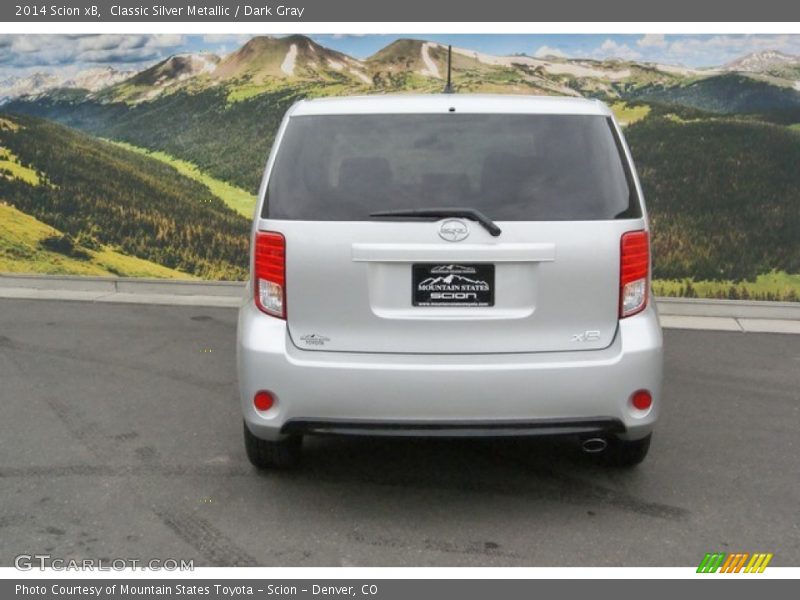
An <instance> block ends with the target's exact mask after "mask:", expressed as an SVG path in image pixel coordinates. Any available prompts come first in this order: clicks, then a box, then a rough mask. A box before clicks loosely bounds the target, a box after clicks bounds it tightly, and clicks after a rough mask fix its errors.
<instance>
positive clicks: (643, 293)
mask: <svg viewBox="0 0 800 600" xmlns="http://www.w3.org/2000/svg"><path fill="white" fill-rule="evenodd" d="M620 246H621V252H620V256H621V258H620V267H619V317H620V319H623V318H625V317H630V316H631V315H635V314H636V313H638V312H641V311H643V310H644V308H645V306H647V293H648V291H647V290H648V287H649V285H648V284H649V281H648V279H649V277H648V275H649V271H650V238H649V236H648V234H647V232H646V231H629V232H627V233H625V234H623V235H622V241H621V244H620Z"/></svg>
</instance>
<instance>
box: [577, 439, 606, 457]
mask: <svg viewBox="0 0 800 600" xmlns="http://www.w3.org/2000/svg"><path fill="white" fill-rule="evenodd" d="M607 447H608V442H607V441H606V440H605V439H604V438H599V437H596V438H587V439H585V440H583V441H582V442H581V448H582V449H583V451H584V452H586V453H587V454H598V453H600V452H602V451H603V450H605V449H606V448H607Z"/></svg>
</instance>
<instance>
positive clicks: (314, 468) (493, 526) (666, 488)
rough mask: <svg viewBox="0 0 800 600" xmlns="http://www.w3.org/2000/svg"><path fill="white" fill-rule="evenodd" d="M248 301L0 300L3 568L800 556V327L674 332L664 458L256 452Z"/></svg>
mask: <svg viewBox="0 0 800 600" xmlns="http://www.w3.org/2000/svg"><path fill="white" fill-rule="evenodd" d="M234 328H235V312H234V311H233V310H229V309H222V308H197V307H163V306H161V307H159V306H140V305H100V304H86V303H56V302H47V301H31V300H0V565H4V566H10V565H11V563H12V560H13V557H14V556H15V555H16V554H18V553H23V552H25V553H31V552H46V553H50V554H52V555H53V556H61V557H67V558H80V557H100V558H112V557H132V558H152V557H159V558H165V557H178V558H194V559H195V560H196V564H197V565H218V566H229V565H253V564H258V565H288V566H317V565H324V566H327V565H381V566H382V565H512V566H528V565H530V566H547V565H610V566H613V565H625V566H636V565H665V566H673V565H674V566H686V565H694V564H697V563H698V562H699V560H700V558H701V557H702V556H703V554H704V553H705V552H707V551H710V550H719V551H735V550H739V551H749V552H752V551H764V552H774V553H775V559H774V561H773V563H772V564H773V565H792V566H796V565H798V564H800V528H799V527H800V525H799V524H798V523H799V521H798V518H797V515H798V506H800V457H798V454H800V436H798V433H800V337H798V336H796V335H779V334H757V333H746V334H745V333H726V332H702V331H679V330H670V331H667V332H666V344H667V365H666V398H667V400H668V405H667V407H666V409H665V411H664V416H663V421H662V423H661V428H660V430H659V431H658V433H657V436H656V438H655V439H654V443H653V448H652V451H651V456H650V458H648V460H647V461H646V463H645V464H644V465H643V466H642V467H641V468H639V469H636V470H634V471H632V472H618V471H610V470H606V469H603V468H601V467H599V466H597V465H594V464H592V463H591V462H589V461H587V460H586V459H585V457H584V456H581V455H580V454H579V453H578V452H577V450H576V448H575V446H574V445H572V444H570V443H565V442H557V443H556V442H552V441H551V442H543V441H525V442H486V441H483V442H477V441H473V442H470V441H456V442H450V441H441V440H440V441H413V440H361V441H359V440H347V439H334V438H325V439H314V440H311V441H310V443H309V444H307V447H306V448H307V452H306V454H307V461H306V463H305V466H304V468H303V469H302V470H300V471H298V472H295V473H288V474H287V473H274V474H267V475H263V474H258V473H256V472H255V471H253V470H252V469H251V468H250V466H249V464H248V463H247V461H246V459H245V457H244V454H243V451H242V444H241V421H240V417H239V408H238V405H237V399H236V381H235V373H234V355H233V345H234Z"/></svg>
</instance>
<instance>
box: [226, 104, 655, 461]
mask: <svg viewBox="0 0 800 600" xmlns="http://www.w3.org/2000/svg"><path fill="white" fill-rule="evenodd" d="M250 266H251V273H252V278H251V281H250V284H249V286H250V287H249V297H248V298H247V299H246V301H245V302H244V303H243V305H242V307H241V310H240V312H239V323H238V342H237V352H238V356H237V363H238V374H239V385H240V390H241V403H242V410H243V413H244V437H245V447H246V450H247V454H248V457H249V458H250V460H251V462H252V463H253V464H254V465H256V466H257V467H286V466H291V465H294V464H295V463H296V462H297V461H298V460H299V457H300V452H301V443H302V438H303V436H304V435H305V434H347V435H371V436H374V435H386V436H538V435H569V436H575V437H577V438H578V439H579V440H580V443H581V444H582V447H583V448H584V450H586V451H587V452H593V453H598V454H600V455H602V456H603V457H604V458H605V459H606V460H607V461H608V462H609V463H611V464H614V465H620V466H630V465H635V464H638V463H639V462H641V461H642V460H643V459H644V458H645V456H646V454H647V451H648V449H649V446H650V439H651V435H652V431H653V427H654V425H655V422H656V419H657V417H658V412H659V407H660V404H661V401H662V398H661V372H662V335H661V328H660V325H659V321H658V315H657V312H656V307H655V304H654V303H653V302H652V301H651V298H650V243H649V231H648V222H647V216H646V212H645V207H644V202H643V199H642V192H641V188H640V185H639V182H638V179H637V176H636V171H635V169H634V166H633V162H632V160H631V156H630V152H629V150H628V147H627V145H626V143H625V141H624V138H623V136H622V132H621V131H620V128H619V126H618V125H617V123H616V122H615V120H614V116H613V115H612V113H611V111H610V110H609V109H608V108H607V107H606V106H605V105H604V104H603V103H601V102H599V101H595V100H586V99H577V98H555V97H525V96H482V95H457V94H435V95H424V96H422V95H420V96H407V95H404V96H369V97H358V98H334V99H314V100H304V101H301V102H298V103H297V104H295V105H294V106H293V107H292V108H291V109H290V110H289V111H288V113H287V114H286V116H285V118H284V120H283V123H282V125H281V128H280V130H279V132H278V135H277V137H276V140H275V144H274V146H273V149H272V153H271V155H270V158H269V161H268V163H267V166H266V170H265V173H264V178H263V182H262V185H261V189H260V193H259V203H258V207H257V212H256V217H255V220H254V223H253V231H252V255H251V265H250Z"/></svg>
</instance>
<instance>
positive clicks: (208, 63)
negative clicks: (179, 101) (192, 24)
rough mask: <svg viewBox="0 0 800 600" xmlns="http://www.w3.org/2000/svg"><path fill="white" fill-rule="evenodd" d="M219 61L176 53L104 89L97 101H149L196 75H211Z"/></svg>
mask: <svg viewBox="0 0 800 600" xmlns="http://www.w3.org/2000/svg"><path fill="white" fill-rule="evenodd" d="M219 61H220V58H219V56H217V55H216V54H208V53H197V54H176V55H174V56H170V57H169V58H166V59H164V60H162V61H161V62H158V63H156V64H155V65H153V66H152V67H149V68H147V69H145V70H144V71H140V72H139V73H136V74H135V75H133V76H131V77H128V78H125V79H124V80H122V81H119V82H118V83H116V84H115V85H111V86H110V87H106V88H105V89H103V90H102V91H101V92H100V94H98V95H97V98H98V99H99V100H101V101H112V102H120V101H124V102H129V103H135V102H141V101H144V100H152V99H153V98H156V97H157V96H159V95H160V94H162V93H164V92H166V91H172V90H174V89H175V88H177V87H178V86H180V85H183V84H186V83H188V82H189V81H191V80H193V79H194V78H196V77H198V76H200V75H204V74H209V73H211V72H212V71H214V69H215V68H216V67H217V65H218V64H219Z"/></svg>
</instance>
